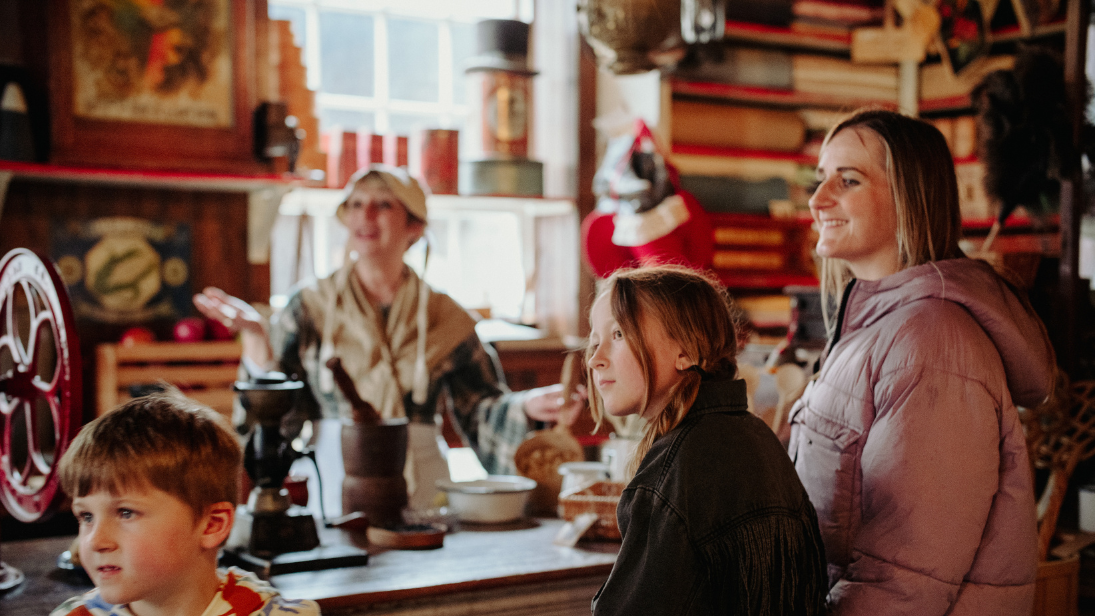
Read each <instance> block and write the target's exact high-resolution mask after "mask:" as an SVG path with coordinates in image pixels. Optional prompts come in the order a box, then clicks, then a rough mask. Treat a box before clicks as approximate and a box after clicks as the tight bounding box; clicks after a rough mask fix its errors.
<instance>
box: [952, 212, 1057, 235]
mask: <svg viewBox="0 0 1095 616" xmlns="http://www.w3.org/2000/svg"><path fill="white" fill-rule="evenodd" d="M994 222H996V218H995V217H992V218H963V219H962V233H963V234H964V235H985V234H986V233H988V232H989V229H990V228H991V227H992V224H993V223H994ZM1059 229H1060V215H1059V214H1050V215H1049V216H1047V217H1046V219H1045V221H1044V222H1043V223H1041V226H1035V221H1034V220H1033V219H1032V218H1030V217H1029V216H1016V215H1015V214H1012V215H1011V216H1009V217H1008V219H1007V221H1006V222H1005V223H1004V227H1003V228H1002V229H1000V234H1001V235H1004V234H1016V233H1056V232H1057V231H1058V230H1059Z"/></svg>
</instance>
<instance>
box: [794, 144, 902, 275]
mask: <svg viewBox="0 0 1095 616" xmlns="http://www.w3.org/2000/svg"><path fill="white" fill-rule="evenodd" d="M817 180H818V187H817V190H816V191H814V195H813V196H812V197H810V213H811V214H812V215H813V217H814V222H815V223H817V229H818V240H817V254H818V255H820V256H822V257H828V258H835V259H843V260H844V261H847V263H848V267H849V268H851V270H852V273H853V274H855V276H856V278H859V279H862V280H878V279H880V278H884V277H886V276H889V275H890V274H894V273H896V272H898V271H899V270H900V269H901V259H900V256H899V252H898V246H897V206H896V205H895V204H894V200H893V193H892V192H891V191H890V181H889V178H888V177H887V176H886V149H885V146H884V145H883V143H882V139H881V138H880V137H879V136H878V135H877V134H875V132H874V131H872V130H870V129H865V128H846V129H844V130H842V131H840V132H839V133H837V134H836V135H834V136H833V138H832V139H830V140H829V143H828V144H827V145H826V146H825V149H824V150H822V151H821V157H820V159H819V160H818V165H817Z"/></svg>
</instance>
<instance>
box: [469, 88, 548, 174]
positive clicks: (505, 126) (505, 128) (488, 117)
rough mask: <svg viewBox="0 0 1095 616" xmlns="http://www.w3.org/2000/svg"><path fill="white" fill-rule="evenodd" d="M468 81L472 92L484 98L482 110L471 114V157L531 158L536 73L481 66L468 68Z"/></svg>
mask: <svg viewBox="0 0 1095 616" xmlns="http://www.w3.org/2000/svg"><path fill="white" fill-rule="evenodd" d="M467 80H468V91H469V92H474V93H476V94H477V95H478V96H479V99H480V100H481V101H482V102H481V104H480V105H479V109H478V111H479V113H478V114H472V115H471V116H470V117H469V127H468V131H467V133H468V135H469V136H470V139H471V142H470V143H469V144H468V145H469V148H468V149H467V150H466V154H467V155H468V157H469V158H488V157H490V158H502V157H508V158H526V157H528V135H529V101H530V100H531V93H532V92H531V87H532V76H531V75H529V74H528V73H523V72H516V71H504V70H490V69H478V70H472V71H468V73H467Z"/></svg>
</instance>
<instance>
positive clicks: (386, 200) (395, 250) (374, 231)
mask: <svg viewBox="0 0 1095 616" xmlns="http://www.w3.org/2000/svg"><path fill="white" fill-rule="evenodd" d="M342 221H343V223H344V224H345V225H346V228H347V229H348V230H349V231H350V239H349V246H350V248H351V249H352V250H354V251H356V252H358V254H360V255H362V256H368V257H374V258H375V257H378V256H391V257H394V256H396V255H398V256H400V257H402V255H403V253H404V252H405V251H406V250H407V249H408V248H410V246H411V244H413V243H414V242H415V241H417V240H418V238H420V237H422V232H423V230H424V229H425V224H423V223H422V221H420V220H418V219H416V218H415V217H413V216H411V215H410V213H409V212H408V211H407V208H406V207H404V205H403V203H402V202H401V201H400V200H399V199H398V198H396V196H395V193H393V192H392V191H391V189H389V188H388V186H387V185H386V184H384V181H383V180H380V179H377V178H372V177H367V178H365V179H364V180H362V181H361V182H359V183H358V185H357V186H356V187H355V188H354V190H353V192H352V193H350V196H349V197H348V198H347V199H346V205H345V211H344V214H343V216H342Z"/></svg>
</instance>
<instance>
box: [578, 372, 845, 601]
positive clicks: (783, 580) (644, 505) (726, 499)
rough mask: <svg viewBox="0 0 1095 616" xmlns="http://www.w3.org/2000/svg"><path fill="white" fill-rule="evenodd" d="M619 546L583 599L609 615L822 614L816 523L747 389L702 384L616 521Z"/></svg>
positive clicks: (631, 488) (650, 457) (651, 456)
mask: <svg viewBox="0 0 1095 616" xmlns="http://www.w3.org/2000/svg"><path fill="white" fill-rule="evenodd" d="M616 517H617V519H618V520H619V524H620V531H621V532H622V533H623V545H622V546H621V548H620V554H619V557H618V558H617V559H616V564H615V566H614V567H613V568H612V573H611V574H610V575H609V578H608V581H607V582H605V584H604V586H602V587H601V590H600V592H598V593H597V596H596V597H594V599H593V613H594V614H595V615H596V616H608V615H612V614H621V615H628V616H631V615H635V614H651V615H661V614H681V615H684V614H696V615H700V614H702V615H706V616H710V615H715V614H742V615H745V614H750V615H752V614H773V615H784V614H795V615H810V616H812V615H814V614H823V613H824V601H825V594H826V592H827V591H828V578H827V576H826V571H825V551H824V550H825V549H824V546H823V545H822V542H821V534H820V532H819V531H818V525H817V514H816V513H815V512H814V508H813V506H812V505H811V504H810V501H809V498H808V497H807V496H806V491H805V490H804V489H803V487H802V484H801V483H800V482H799V479H798V475H797V474H796V473H795V468H794V466H793V465H792V464H791V460H790V458H789V457H788V455H787V452H786V450H784V449H783V447H782V446H781V445H780V443H779V440H778V439H776V437H775V435H774V434H773V433H772V431H771V430H770V429H769V428H768V426H767V425H765V424H764V422H762V421H761V420H760V419H757V418H756V417H754V416H753V415H752V414H750V413H749V412H748V410H747V407H746V397H745V382H744V381H740V380H738V381H731V380H721V381H720V380H708V379H705V380H704V381H703V383H702V384H701V386H700V391H699V395H698V396H697V397H696V402H695V404H693V406H692V408H691V410H689V412H688V415H686V416H685V419H684V421H682V422H681V424H680V425H679V426H677V427H676V428H675V429H673V430H672V431H670V432H669V433H668V434H666V435H665V436H663V437H661V438H659V439H658V440H657V441H655V442H654V445H653V446H652V447H651V448H650V452H649V453H647V455H646V457H645V458H643V461H642V464H641V465H640V466H639V469H638V472H637V473H636V474H635V478H634V479H633V480H632V481H631V483H630V484H629V485H628V486H627V489H626V490H624V493H623V496H622V497H621V498H620V504H619V508H618V509H617V512H616Z"/></svg>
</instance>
